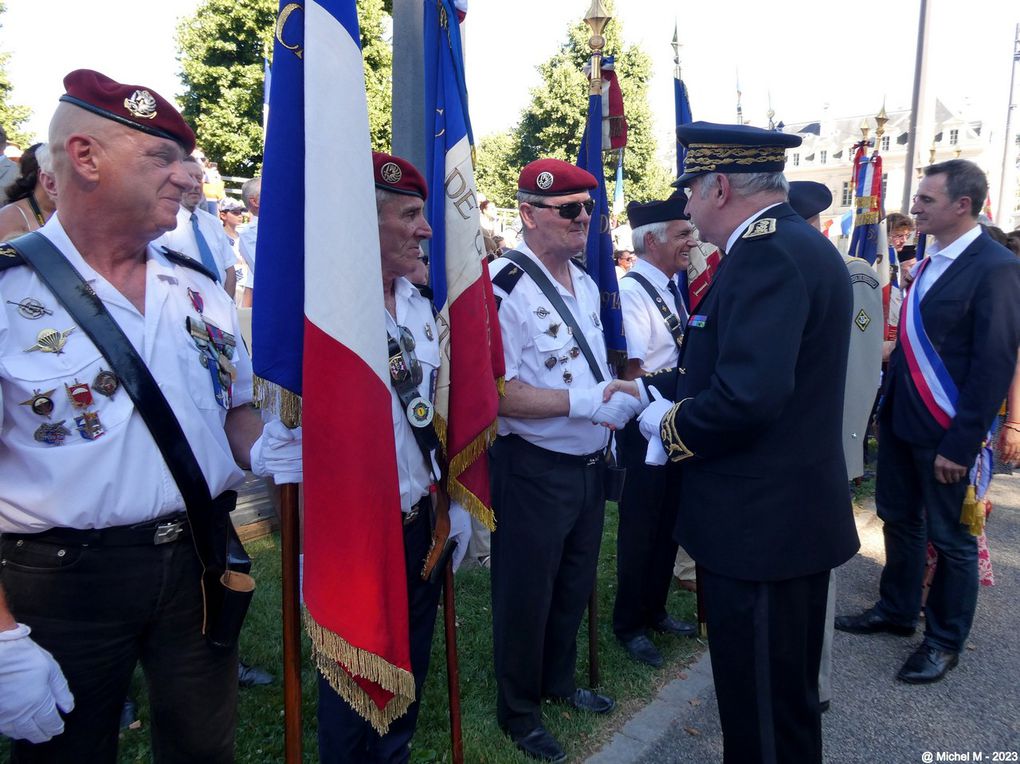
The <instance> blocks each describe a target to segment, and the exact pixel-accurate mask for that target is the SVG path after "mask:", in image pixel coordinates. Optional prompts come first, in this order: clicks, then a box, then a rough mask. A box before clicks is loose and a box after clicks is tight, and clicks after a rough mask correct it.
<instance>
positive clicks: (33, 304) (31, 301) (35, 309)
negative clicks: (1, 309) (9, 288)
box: [7, 297, 53, 321]
mask: <svg viewBox="0 0 1020 764" xmlns="http://www.w3.org/2000/svg"><path fill="white" fill-rule="evenodd" d="M7 304H8V305H17V306H18V315H19V316H21V317H22V318H27V319H30V320H32V321H34V320H35V319H37V318H42V317H43V316H52V315H53V311H52V310H47V308H46V306H45V305H43V304H42V303H41V302H39V301H38V300H36V299H35V298H33V297H26V298H25V299H24V300H21V301H20V302H14V301H13V300H8V301H7Z"/></svg>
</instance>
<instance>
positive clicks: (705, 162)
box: [684, 143, 786, 172]
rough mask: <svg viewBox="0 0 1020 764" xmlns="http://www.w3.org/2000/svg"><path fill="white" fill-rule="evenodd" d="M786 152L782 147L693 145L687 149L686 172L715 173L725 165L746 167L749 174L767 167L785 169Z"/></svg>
mask: <svg viewBox="0 0 1020 764" xmlns="http://www.w3.org/2000/svg"><path fill="white" fill-rule="evenodd" d="M785 162H786V150H785V149H784V148H782V147H773V146H767V147H765V146H758V147H754V148H741V147H737V146H722V145H719V144H715V143H692V144H691V145H690V146H689V147H688V148H687V156H686V158H685V159H684V172H714V171H715V170H716V169H718V168H719V167H720V166H723V165H738V166H741V167H745V168H746V169H747V172H756V171H758V170H759V168H762V169H764V166H765V165H769V166H773V165H776V164H778V165H779V169H780V170H781V169H783V164H784V163H785Z"/></svg>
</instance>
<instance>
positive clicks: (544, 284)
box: [503, 250, 606, 382]
mask: <svg viewBox="0 0 1020 764" xmlns="http://www.w3.org/2000/svg"><path fill="white" fill-rule="evenodd" d="M503 257H505V258H507V259H508V260H510V261H511V262H512V263H514V264H515V265H516V266H517V267H518V268H520V269H521V270H523V271H524V272H525V273H527V274H528V276H530V277H531V280H532V281H534V282H535V284H537V285H538V288H539V289H541V290H542V294H544V295H545V299H547V300H548V301H549V303H550V304H551V305H552V308H553V310H555V311H556V312H557V313H559V315H560V318H562V319H563V323H565V324H566V325H567V326H569V327H570V329H571V331H572V332H573V333H574V342H576V343H577V346H578V347H579V348H580V349H581V353H582V355H584V358H585V360H586V361H587V362H588V367H589V368H590V369H591V373H592V374H593V375H594V376H595V379H596V380H597V381H598V382H604V381H605V379H606V375H605V374H604V373H603V372H602V369H600V368H599V362H598V361H596V360H595V354H594V353H593V352H592V350H591V346H589V345H588V340H587V339H585V336H584V332H583V331H581V327H580V326H579V325H578V323H577V319H576V318H574V314H573V313H571V312H570V308H568V307H567V304H566V303H565V302H563V298H562V297H560V293H559V292H557V291H556V287H555V286H553V284H552V282H551V281H549V277H548V276H546V275H545V272H544V271H543V270H542V269H541V268H539V267H538V265H537V264H536V263H535V261H534V260H532V259H531V258H530V257H528V256H527V255H525V254H524V253H523V252H518V251H517V250H512V251H510V252H507V253H506V254H505V255H503ZM518 278H520V277H519V276H518Z"/></svg>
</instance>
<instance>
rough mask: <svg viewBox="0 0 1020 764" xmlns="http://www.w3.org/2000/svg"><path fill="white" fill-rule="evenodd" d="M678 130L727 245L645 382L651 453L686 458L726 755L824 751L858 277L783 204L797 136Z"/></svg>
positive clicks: (715, 234)
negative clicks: (826, 660)
mask: <svg viewBox="0 0 1020 764" xmlns="http://www.w3.org/2000/svg"><path fill="white" fill-rule="evenodd" d="M677 136H678V138H679V140H680V142H681V143H683V144H684V145H685V146H687V147H688V153H687V157H686V160H685V163H684V174H683V175H682V176H681V177H680V179H679V180H678V181H677V185H681V186H684V187H686V189H687V194H688V202H687V212H688V214H690V216H691V220H692V221H693V222H694V224H695V225H696V226H697V227H698V230H699V231H700V232H701V238H702V239H704V240H707V241H710V242H711V243H713V244H715V245H716V246H718V247H719V248H720V249H722V250H723V251H724V252H725V256H724V258H723V261H722V265H721V266H720V269H719V271H718V273H717V275H716V277H715V280H714V282H713V283H712V285H711V287H710V288H709V289H708V291H707V292H706V293H705V295H704V297H703V298H702V300H701V302H700V303H699V304H698V306H697V308H696V309H695V312H694V315H692V316H691V317H690V320H689V322H688V324H687V333H686V335H685V340H684V346H683V348H682V349H681V353H680V358H679V360H678V363H679V367H678V368H677V369H674V370H671V371H664V372H660V373H659V374H656V375H652V376H651V377H646V378H645V380H646V383H644V384H646V385H648V386H649V387H650V388H652V389H653V390H654V391H656V392H653V396H655V395H658V394H660V393H661V394H663V395H664V396H665V398H668V399H670V400H665V399H664V400H659V401H656V402H654V403H651V405H649V406H648V407H647V408H646V409H645V411H644V413H643V414H642V415H641V418H640V425H641V428H642V432H643V433H645V434H646V436H648V435H651V436H653V437H652V438H650V441H651V442H650V446H649V456H648V458H649V459H652V460H654V454H653V453H652V452H653V451H654V450H655V449H656V448H657V447H660V446H661V447H664V449H665V452H666V456H668V458H670V459H671V460H672V461H674V462H678V463H680V465H681V469H680V476H679V488H680V490H679V493H680V508H679V515H678V520H677V526H676V532H675V536H676V539H677V541H678V542H679V543H680V544H681V545H682V546H683V547H684V548H685V549H687V551H688V552H689V553H690V554H691V556H692V557H693V558H694V559H695V560H696V561H697V563H698V581H699V584H700V585H701V586H702V591H703V595H704V606H705V614H706V617H707V621H708V638H709V646H710V648H711V654H712V673H713V676H714V679H715V687H716V695H717V698H718V703H719V716H720V719H721V721H722V729H723V738H724V741H723V742H724V751H725V760H726V762H741V764H745V763H746V762H775V761H781V762H787V761H790V762H792V761H795V762H798V763H799V764H800V763H806V762H820V761H821V757H822V736H821V716H820V711H819V702H818V666H819V660H820V656H821V650H822V635H823V630H824V621H825V602H826V589H827V586H828V581H829V571H830V570H831V569H832V568H833V567H835V566H837V565H840V564H841V563H843V562H845V561H846V560H847V559H849V558H850V557H851V556H852V555H853V554H854V552H855V551H856V550H857V548H858V546H859V543H858V541H857V534H856V529H855V527H854V522H853V513H852V511H851V507H850V495H849V491H848V490H847V480H846V464H845V462H844V459H843V443H842V423H843V386H844V381H845V380H844V377H845V374H846V364H847V348H848V344H849V338H850V335H849V332H850V310H851V303H852V298H851V290H850V282H849V280H848V279H847V276H846V267H845V266H844V265H843V262H842V261H841V260H840V258H839V256H838V254H837V253H836V252H835V251H834V250H833V248H832V245H831V244H830V243H829V242H828V241H826V239H825V238H824V237H823V236H822V235H821V234H820V233H819V232H818V231H817V230H815V229H814V228H812V227H811V226H809V225H808V224H807V223H806V222H805V221H804V220H803V219H802V218H801V217H800V216H799V215H798V214H797V213H796V212H794V210H793V209H792V208H791V207H790V206H789V205H788V204H787V203H786V198H787V189H788V184H787V181H786V179H785V177H784V176H783V174H782V169H783V166H784V163H785V149H786V148H789V147H792V146H797V145H799V144H800V138H799V137H797V136H795V135H789V134H785V133H777V132H768V131H765V130H760V129H757V128H751V127H746V126H731V125H713V124H710V123H704V122H695V123H692V124H690V125H683V126H681V127H678V128H677ZM616 384H617V386H618V387H621V388H623V387H625V386H626V384H627V383H616ZM639 387H641V385H639ZM671 401H677V403H675V404H674V403H672V402H671Z"/></svg>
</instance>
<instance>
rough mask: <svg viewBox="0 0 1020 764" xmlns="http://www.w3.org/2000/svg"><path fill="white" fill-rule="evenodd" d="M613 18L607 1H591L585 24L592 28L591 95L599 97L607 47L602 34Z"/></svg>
mask: <svg viewBox="0 0 1020 764" xmlns="http://www.w3.org/2000/svg"><path fill="white" fill-rule="evenodd" d="M612 18H613V17H612V16H611V15H610V13H609V4H608V3H607V2H605V0H591V8H589V9H588V13H587V15H586V16H585V17H584V21H585V23H586V24H587V25H588V26H589V27H590V28H591V38H590V39H589V40H588V45H589V46H590V47H591V87H590V89H589V93H590V94H591V95H597V94H599V93H601V92H602V49H603V48H605V47H606V38H605V37H603V36H602V33H603V32H604V31H605V30H606V24H608V23H609V22H610V20H611V19H612Z"/></svg>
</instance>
